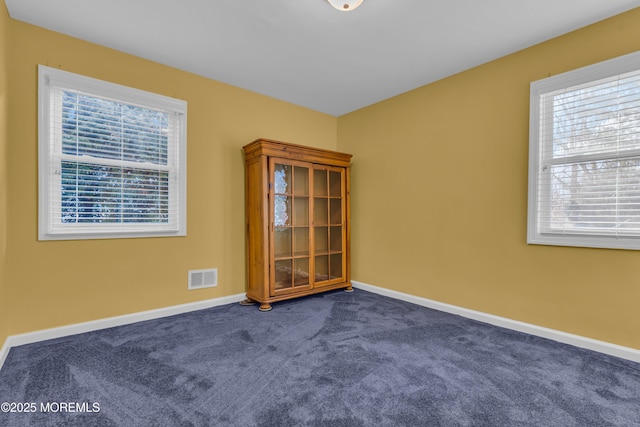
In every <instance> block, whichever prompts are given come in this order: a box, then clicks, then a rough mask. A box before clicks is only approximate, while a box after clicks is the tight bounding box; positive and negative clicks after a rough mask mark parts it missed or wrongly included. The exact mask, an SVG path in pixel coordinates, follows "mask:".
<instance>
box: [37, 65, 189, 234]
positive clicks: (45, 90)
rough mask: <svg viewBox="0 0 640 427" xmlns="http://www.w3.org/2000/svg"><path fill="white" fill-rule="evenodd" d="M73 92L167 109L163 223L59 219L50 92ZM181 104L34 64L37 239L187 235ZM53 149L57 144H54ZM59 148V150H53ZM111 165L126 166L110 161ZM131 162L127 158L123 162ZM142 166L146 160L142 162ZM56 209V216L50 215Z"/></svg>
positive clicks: (55, 117)
mask: <svg viewBox="0 0 640 427" xmlns="http://www.w3.org/2000/svg"><path fill="white" fill-rule="evenodd" d="M58 88H63V89H64V90H70V91H78V92H81V93H84V94H87V95H89V96H95V97H100V98H107V99H110V100H112V101H115V102H119V103H124V104H129V105H134V106H138V107H143V108H148V109H155V110H159V111H163V112H167V113H169V117H170V119H169V120H170V122H171V126H172V131H171V132H170V135H169V142H168V147H169V148H168V160H167V165H163V166H159V168H160V167H161V168H164V170H165V171H168V176H169V198H168V199H169V215H168V220H167V222H166V223H164V222H162V223H145V222H124V221H123V222H119V223H104V224H103V223H64V222H63V221H62V220H61V214H60V212H61V196H60V195H61V191H62V183H61V179H60V167H61V166H60V165H61V163H60V162H61V157H62V152H61V150H62V149H61V146H62V144H61V143H59V142H58V143H55V138H61V136H59V135H60V134H61V133H60V132H58V131H56V129H55V126H61V124H60V123H61V120H60V117H61V114H62V113H60V110H61V109H60V108H57V106H56V105H55V104H56V101H55V98H56V97H55V96H53V92H54V91H55V90H59V89H58ZM186 123H187V103H186V102H185V101H183V100H179V99H175V98H171V97H167V96H163V95H159V94H155V93H151V92H147V91H143V90H139V89H134V88H130V87H126V86H122V85H118V84H115V83H110V82H106V81H102V80H98V79H94V78H90V77H86V76H82V75H79V74H74V73H70V72H67V71H63V70H60V69H56V68H50V67H47V66H44V65H39V66H38V168H39V169H38V173H39V176H38V202H39V204H38V239H39V240H77V239H111V238H132V237H170V236H186V234H187V221H186V219H187V215H186V212H187V209H186V206H187V199H186V195H187V191H186V188H187V179H186V177H187V170H186V167H187V161H186V154H187V138H186V137H187V133H186ZM55 147H57V148H55ZM56 151H59V152H56ZM113 163H114V166H126V165H125V163H126V162H124V161H122V162H119V161H117V160H116V161H113ZM129 163H131V162H129ZM147 165H148V164H147ZM56 212H58V214H57V215H56Z"/></svg>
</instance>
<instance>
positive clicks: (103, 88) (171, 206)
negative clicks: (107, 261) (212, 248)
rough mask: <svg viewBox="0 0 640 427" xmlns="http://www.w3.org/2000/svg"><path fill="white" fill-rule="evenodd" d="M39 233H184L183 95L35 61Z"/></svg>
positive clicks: (45, 236)
mask: <svg viewBox="0 0 640 427" xmlns="http://www.w3.org/2000/svg"><path fill="white" fill-rule="evenodd" d="M38 82H39V91H38V104H39V111H38V120H39V131H38V132H39V135H38V148H39V150H38V160H39V231H38V235H39V239H40V240H54V239H96V238H118V237H159V236H184V235H186V113H187V108H186V103H185V102H184V101H181V100H177V99H173V98H169V97H165V96H161V95H156V94H153V93H149V92H144V91H141V90H137V89H132V88H128V87H124V86H120V85H116V84H113V83H108V82H104V81H100V80H95V79H92V78H88V77H83V76H80V75H77V74H72V73H68V72H65V71H61V70H58V69H53V68H49V67H45V66H39V72H38Z"/></svg>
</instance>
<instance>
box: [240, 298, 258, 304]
mask: <svg viewBox="0 0 640 427" xmlns="http://www.w3.org/2000/svg"><path fill="white" fill-rule="evenodd" d="M256 304H257V303H256V302H255V301H254V300H252V299H250V298H247V299H246V300H244V301H240V305H256Z"/></svg>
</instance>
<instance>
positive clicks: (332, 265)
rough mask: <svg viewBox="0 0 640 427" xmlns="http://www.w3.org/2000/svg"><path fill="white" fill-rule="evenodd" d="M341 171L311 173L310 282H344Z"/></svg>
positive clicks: (323, 169) (321, 169)
mask: <svg viewBox="0 0 640 427" xmlns="http://www.w3.org/2000/svg"><path fill="white" fill-rule="evenodd" d="M344 179H345V178H344V169H341V168H331V167H328V166H317V165H316V166H315V167H314V170H313V233H314V239H313V245H314V248H313V249H314V251H313V252H314V267H315V268H314V283H316V284H317V285H318V286H322V285H323V284H331V283H335V282H337V281H342V280H344V271H345V265H346V257H345V253H346V251H345V244H346V242H345V236H346V228H345V208H346V207H345V206H344V197H345V194H344V188H345V185H344Z"/></svg>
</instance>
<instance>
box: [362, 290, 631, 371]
mask: <svg viewBox="0 0 640 427" xmlns="http://www.w3.org/2000/svg"><path fill="white" fill-rule="evenodd" d="M351 283H352V285H353V287H354V288H358V289H362V290H364V291H369V292H373V293H376V294H379V295H384V296H387V297H390V298H395V299H399V300H402V301H407V302H411V303H414V304H417V305H421V306H423V307H428V308H432V309H434V310H438V311H444V312H446V313H451V314H457V315H459V316H462V317H466V318H469V319H473V320H478V321H480V322H484V323H489V324H491V325H495V326H500V327H502V328H507V329H512V330H515V331H518V332H524V333H527V334H530V335H535V336H539V337H543V338H547V339H550V340H553V341H557V342H561V343H564V344H570V345H573V346H575V347H580V348H586V349H589V350H593V351H597V352H599V353H604V354H608V355H611V356H616V357H620V358H622V359H627V360H631V361H633V362H638V363H640V350H636V349H634V348H630V347H623V346H621V345H617V344H611V343H608V342H605V341H598V340H594V339H591V338H586V337H582V336H580V335H574V334H569V333H567V332H562V331H557V330H554V329H549V328H544V327H542V326H536V325H532V324H529V323H524V322H520V321H518V320H512V319H507V318H505V317H500V316H495V315H493V314H488V313H483V312H481V311H475V310H470V309H467V308H463V307H458V306H455V305H451V304H445V303H442V302H438V301H434V300H430V299H427V298H422V297H417V296H414V295H410V294H405V293H402V292H397V291H392V290H389V289H385V288H380V287H377V286H373V285H368V284H366V283H362V282H357V281H355V280H352V281H351Z"/></svg>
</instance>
